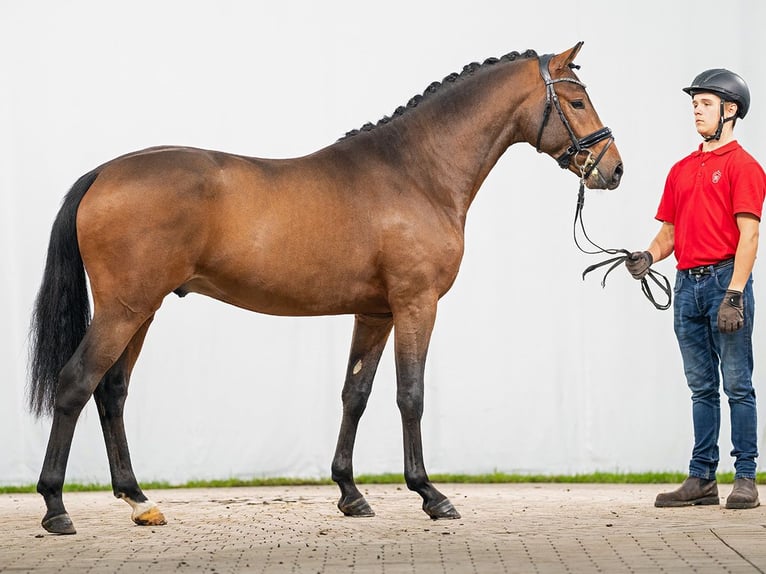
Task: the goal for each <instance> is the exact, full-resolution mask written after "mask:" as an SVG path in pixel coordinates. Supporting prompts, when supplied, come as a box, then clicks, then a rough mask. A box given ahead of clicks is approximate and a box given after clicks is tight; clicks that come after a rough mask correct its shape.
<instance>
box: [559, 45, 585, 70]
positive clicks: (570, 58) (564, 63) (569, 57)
mask: <svg viewBox="0 0 766 574" xmlns="http://www.w3.org/2000/svg"><path fill="white" fill-rule="evenodd" d="M582 45H583V42H577V44H575V45H574V47H573V48H572V49H571V50H569V51H567V52H562V53H561V54H558V55H557V56H554V57H553V58H552V59H551V70H562V69H564V68H566V67H569V64H571V63H572V62H574V59H575V57H576V56H577V54H578V53H579V52H580V48H582Z"/></svg>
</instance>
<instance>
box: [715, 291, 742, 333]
mask: <svg viewBox="0 0 766 574" xmlns="http://www.w3.org/2000/svg"><path fill="white" fill-rule="evenodd" d="M744 324H745V306H744V303H743V302H742V292H741V291H734V290H733V289H727V290H726V295H724V298H723V301H721V306H720V307H718V330H719V331H720V332H721V333H733V332H734V331H738V330H739V329H741V328H742V325H744Z"/></svg>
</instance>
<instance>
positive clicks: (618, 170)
mask: <svg viewBox="0 0 766 574" xmlns="http://www.w3.org/2000/svg"><path fill="white" fill-rule="evenodd" d="M622 172H623V168H622V163H619V164H617V167H615V168H614V175H612V182H613V183H614V185H615V186H616V185H618V184H619V183H620V180H622Z"/></svg>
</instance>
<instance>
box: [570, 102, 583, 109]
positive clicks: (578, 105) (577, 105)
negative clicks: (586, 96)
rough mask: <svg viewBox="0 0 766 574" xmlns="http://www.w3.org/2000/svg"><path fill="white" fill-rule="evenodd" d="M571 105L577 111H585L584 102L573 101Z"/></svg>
mask: <svg viewBox="0 0 766 574" xmlns="http://www.w3.org/2000/svg"><path fill="white" fill-rule="evenodd" d="M569 105H571V106H572V107H573V108H574V109H576V110H584V109H585V104H584V103H583V101H582V100H572V101H571V102H569Z"/></svg>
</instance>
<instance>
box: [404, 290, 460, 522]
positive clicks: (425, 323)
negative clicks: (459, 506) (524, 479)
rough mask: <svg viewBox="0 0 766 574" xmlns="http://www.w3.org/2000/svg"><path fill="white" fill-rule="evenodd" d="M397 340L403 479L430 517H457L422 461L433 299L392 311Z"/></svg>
mask: <svg viewBox="0 0 766 574" xmlns="http://www.w3.org/2000/svg"><path fill="white" fill-rule="evenodd" d="M394 317H395V325H396V327H395V329H396V330H395V334H394V338H395V342H396V389H397V391H396V404H397V406H398V407H399V412H400V414H401V417H402V431H403V434H404V478H405V481H406V482H407V487H408V488H409V489H410V490H414V491H415V492H417V493H418V494H420V496H421V497H422V498H423V510H424V511H425V512H426V514H428V516H430V517H431V518H433V519H438V518H460V514H459V513H458V512H457V510H455V507H454V506H452V503H451V502H450V501H449V499H448V498H447V497H446V496H444V495H443V494H442V493H441V492H439V491H438V490H437V489H436V488H435V487H434V485H433V484H431V481H430V480H429V478H428V474H427V473H426V469H425V464H424V462H423V440H422V436H421V428H420V421H421V419H422V416H423V395H424V390H423V388H424V385H423V375H424V372H425V362H426V355H427V353H428V344H429V342H430V339H431V331H432V330H433V325H434V320H435V318H436V300H434V301H433V302H423V301H413V302H411V303H410V304H409V305H408V306H407V307H406V308H405V309H404V310H403V311H401V312H399V313H395V314H394Z"/></svg>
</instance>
